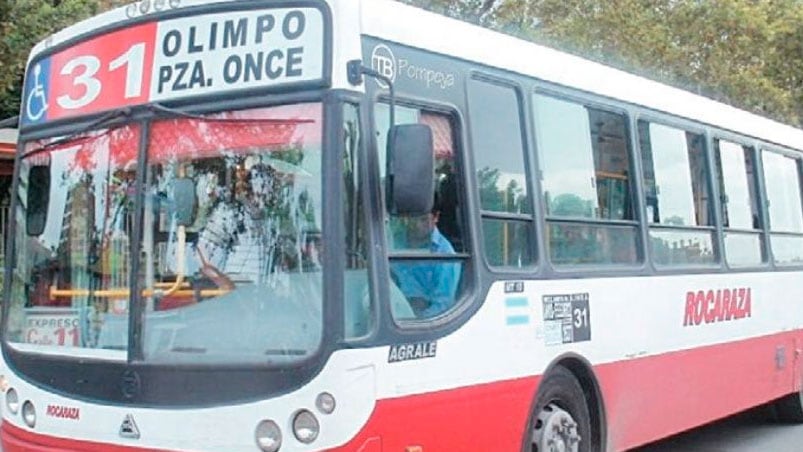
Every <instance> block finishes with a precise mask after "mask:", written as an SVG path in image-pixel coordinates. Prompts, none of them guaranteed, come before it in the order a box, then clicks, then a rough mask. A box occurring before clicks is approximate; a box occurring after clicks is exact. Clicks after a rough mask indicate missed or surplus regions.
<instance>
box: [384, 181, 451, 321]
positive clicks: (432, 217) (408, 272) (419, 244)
mask: <svg viewBox="0 0 803 452" xmlns="http://www.w3.org/2000/svg"><path fill="white" fill-rule="evenodd" d="M439 216H440V209H439V207H438V203H437V197H436V203H435V206H434V208H433V210H432V212H431V213H429V214H426V215H421V216H415V217H407V218H405V219H404V221H403V226H404V227H403V229H404V230H403V231H402V233H401V234H400V235H401V240H400V241H401V242H402V244H403V246H402V247H401V248H403V249H405V250H409V251H423V250H426V251H428V252H429V253H432V254H435V255H449V254H455V250H454V247H452V244H451V243H450V242H449V240H448V239H447V238H446V237H445V236H444V235H443V234H441V232H440V231H439V230H438V227H437V224H438V218H439ZM396 245H397V249H398V245H399V244H398V243H397V244H396ZM460 267H461V266H460V264H459V263H457V262H453V261H449V260H444V261H441V262H439V261H434V260H427V261H410V260H407V261H396V262H391V264H390V273H391V277H392V278H393V281H394V282H395V283H396V285H397V286H398V287H399V289H400V290H401V291H402V293H403V294H404V296H405V297H407V301H408V302H409V303H410V305H411V306H412V308H413V311H414V312H415V314H416V316H417V317H418V318H431V317H435V316H437V315H439V314H442V313H444V312H446V311H447V310H448V309H449V308H450V307H452V305H453V304H454V302H455V296H456V293H457V285H458V283H459V282H460V270H461V269H460Z"/></svg>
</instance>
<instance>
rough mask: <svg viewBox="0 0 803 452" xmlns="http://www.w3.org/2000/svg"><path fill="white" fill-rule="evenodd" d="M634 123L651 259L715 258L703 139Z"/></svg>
mask: <svg viewBox="0 0 803 452" xmlns="http://www.w3.org/2000/svg"><path fill="white" fill-rule="evenodd" d="M638 128H639V142H640V146H641V159H642V165H643V168H644V176H643V177H644V190H646V193H645V198H646V199H647V206H646V208H647V221H648V222H649V224H650V231H649V232H650V237H649V239H650V248H651V251H652V256H653V260H654V261H655V264H656V265H658V266H670V265H690V264H691V265H706V264H714V263H716V262H717V261H718V256H717V255H716V251H715V249H714V234H715V231H714V227H713V226H714V224H713V218H712V215H711V205H712V200H711V194H710V190H709V184H708V168H707V165H706V163H705V161H706V159H705V147H704V144H703V143H704V142H705V139H704V138H703V136H702V135H699V134H695V133H691V132H687V131H685V130H682V129H678V128H675V127H669V126H665V125H662V124H656V123H650V122H646V121H639V124H638Z"/></svg>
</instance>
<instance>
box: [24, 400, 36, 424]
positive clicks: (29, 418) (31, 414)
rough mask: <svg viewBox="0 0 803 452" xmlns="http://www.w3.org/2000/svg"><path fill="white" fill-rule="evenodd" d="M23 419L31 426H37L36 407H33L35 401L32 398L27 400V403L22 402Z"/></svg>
mask: <svg viewBox="0 0 803 452" xmlns="http://www.w3.org/2000/svg"><path fill="white" fill-rule="evenodd" d="M22 420H24V421H25V423H26V424H27V425H28V427H30V428H34V427H35V426H36V409H35V408H34V407H33V403H31V401H30V400H26V401H25V403H23V404H22Z"/></svg>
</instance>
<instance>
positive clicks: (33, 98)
mask: <svg viewBox="0 0 803 452" xmlns="http://www.w3.org/2000/svg"><path fill="white" fill-rule="evenodd" d="M49 93H50V58H45V59H43V60H41V61H39V62H37V63H36V64H34V65H33V66H32V67H31V68H30V70H29V71H28V73H27V75H26V76H25V90H24V94H23V96H22V105H21V110H22V111H21V113H22V114H21V122H22V125H31V124H39V123H41V122H44V121H45V120H46V119H47V107H48V94H49Z"/></svg>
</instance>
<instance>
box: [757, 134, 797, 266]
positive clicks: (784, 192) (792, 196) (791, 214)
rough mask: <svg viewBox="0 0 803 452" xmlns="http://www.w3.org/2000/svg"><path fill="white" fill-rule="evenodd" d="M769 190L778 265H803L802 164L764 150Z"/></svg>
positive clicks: (773, 243) (772, 243) (764, 163)
mask: <svg viewBox="0 0 803 452" xmlns="http://www.w3.org/2000/svg"><path fill="white" fill-rule="evenodd" d="M761 159H762V163H763V165H764V181H765V185H766V188H767V204H768V206H769V207H768V210H769V229H770V244H771V246H772V254H773V258H774V260H775V263H776V264H780V265H801V264H803V212H802V211H801V204H800V203H801V200H800V161H799V160H798V159H795V158H792V157H787V156H785V155H782V154H779V153H776V152H770V151H766V150H762V152H761Z"/></svg>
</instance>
